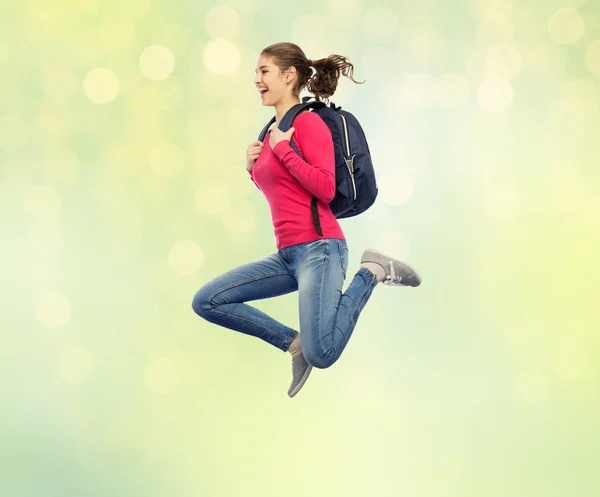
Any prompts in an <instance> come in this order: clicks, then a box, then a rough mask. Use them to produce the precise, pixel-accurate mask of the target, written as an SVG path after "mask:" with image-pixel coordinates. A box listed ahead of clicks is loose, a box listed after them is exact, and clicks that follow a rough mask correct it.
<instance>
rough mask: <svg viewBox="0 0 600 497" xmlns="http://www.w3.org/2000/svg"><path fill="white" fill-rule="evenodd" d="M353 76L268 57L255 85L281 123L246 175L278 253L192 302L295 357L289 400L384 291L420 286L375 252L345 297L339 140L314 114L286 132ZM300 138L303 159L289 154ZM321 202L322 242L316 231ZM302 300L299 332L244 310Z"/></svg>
mask: <svg viewBox="0 0 600 497" xmlns="http://www.w3.org/2000/svg"><path fill="white" fill-rule="evenodd" d="M313 68H314V69H315V73H314V74H313V72H312V69H313ZM353 70H354V67H353V65H352V64H351V63H350V62H349V61H348V60H347V59H346V57H343V56H341V55H330V56H329V57H327V58H324V59H320V60H316V61H311V60H309V59H307V58H306V56H305V55H304V52H303V51H302V50H301V49H300V47H298V46H297V45H295V44H293V43H277V44H275V45H271V46H269V47H267V48H265V49H264V50H263V51H262V52H261V54H260V57H259V59H258V63H257V66H256V70H255V72H256V76H255V78H254V84H255V85H256V88H257V90H258V91H259V92H260V98H261V100H262V104H263V105H265V106H269V107H274V108H275V118H276V119H275V126H274V127H273V128H272V129H271V130H270V131H269V133H268V135H267V137H268V139H267V138H265V140H264V143H263V142H261V141H255V142H253V143H251V144H250V145H249V146H248V151H247V157H246V169H247V171H248V173H249V175H250V178H251V179H252V181H253V182H254V183H255V184H256V186H257V187H258V189H259V190H261V191H262V193H263V194H264V196H265V198H266V200H267V202H268V204H269V208H270V210H271V217H272V220H273V227H274V232H275V238H276V247H277V253H275V254H272V255H269V256H267V257H264V258H262V259H259V260H257V261H255V262H250V263H248V264H244V265H242V266H239V267H236V268H234V269H231V270H230V271H228V272H226V273H225V274H223V275H221V276H218V277H217V278H215V279H213V280H212V281H209V282H208V283H206V284H205V285H204V286H203V287H202V288H200V290H198V291H197V292H196V294H195V296H194V299H193V302H192V308H193V309H194V312H196V314H198V315H199V316H201V317H203V318H204V319H206V320H207V321H209V322H211V323H214V324H217V325H219V326H223V327H225V328H229V329H232V330H235V331H239V332H241V333H245V334H247V335H252V336H255V337H257V338H260V339H262V340H264V341H265V342H267V343H270V344H271V345H274V346H275V347H277V348H278V349H280V350H282V351H284V352H287V351H289V352H290V353H291V355H292V383H291V385H290V387H289V390H288V395H289V396H290V397H293V396H294V395H296V393H298V391H299V390H300V388H302V386H303V385H304V383H305V382H306V380H307V378H308V376H309V374H310V372H311V370H312V368H313V367H315V368H321V369H323V368H328V367H329V366H331V365H332V364H333V363H334V362H335V361H336V360H337V359H338V358H339V357H340V355H341V354H342V352H343V350H344V348H345V347H346V344H347V343H348V341H349V340H350V337H351V336H352V331H353V330H354V327H355V326H356V321H357V319H358V317H359V315H360V313H361V311H362V309H363V308H364V306H365V304H366V303H367V301H368V300H369V297H370V296H371V293H372V292H373V289H374V288H375V286H377V284H378V283H384V284H387V285H400V286H413V287H416V286H418V285H419V284H420V283H421V277H420V276H419V274H418V273H417V272H416V271H415V270H414V269H413V268H411V267H410V266H409V265H407V264H405V263H404V262H402V261H400V260H398V259H395V258H393V257H388V256H386V255H384V254H382V253H380V252H378V251H376V250H373V249H367V250H365V251H364V252H363V254H362V257H361V265H360V269H359V270H358V271H357V272H356V274H355V275H354V277H353V279H352V282H351V283H350V285H349V286H348V288H347V289H346V292H345V293H343V294H342V285H343V284H344V280H345V279H346V271H347V268H348V246H347V244H346V239H345V237H344V233H343V232H342V229H341V227H340V225H339V223H338V220H337V219H336V218H335V216H334V215H333V213H332V211H331V208H330V207H329V202H331V201H332V199H333V198H334V195H335V192H336V182H335V156H334V145H333V139H332V134H331V131H330V129H329V128H328V127H327V125H326V124H325V122H324V121H323V120H322V119H321V118H320V117H319V116H318V115H317V114H316V113H314V112H308V111H306V112H303V113H301V114H300V115H298V116H297V117H296V119H295V120H294V123H293V127H292V128H290V129H289V131H287V132H285V133H284V132H282V131H281V130H280V129H278V125H279V123H280V122H281V119H282V118H283V116H284V115H285V113H286V112H287V111H288V110H289V109H290V108H291V107H293V106H294V105H296V104H299V103H300V96H299V95H300V92H301V91H302V90H303V89H304V88H306V89H307V90H308V91H309V92H310V93H312V94H313V95H314V96H315V98H317V99H322V98H325V99H328V98H329V97H331V96H332V95H333V93H334V92H335V89H336V87H337V84H338V80H339V77H340V74H343V75H344V76H346V77H348V78H349V79H351V80H352V81H353V82H355V83H358V82H357V81H355V80H354V78H353V77H352V73H353ZM292 135H293V137H294V143H295V145H296V146H297V147H298V150H299V152H300V153H301V155H302V157H304V158H305V160H304V159H303V158H302V157H300V156H299V155H298V154H297V153H296V152H295V151H294V150H293V149H292V148H291V146H290V140H291V138H292ZM313 196H314V197H316V198H317V200H318V211H319V213H320V223H321V231H322V233H323V234H322V236H321V235H319V234H318V233H317V232H316V230H315V226H314V224H313V218H312V215H311V200H312V197H313ZM294 291H298V296H299V312H300V331H297V330H294V329H292V328H289V327H288V326H285V325H284V324H282V323H280V322H278V321H276V320H275V319H273V318H272V317H270V316H268V315H267V314H265V313H264V312H262V311H260V310H258V309H256V308H254V307H252V306H250V305H248V304H247V303H246V302H251V301H253V300H260V299H267V298H271V297H277V296H279V295H284V294H287V293H291V292H294Z"/></svg>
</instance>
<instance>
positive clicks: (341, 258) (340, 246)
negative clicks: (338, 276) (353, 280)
mask: <svg viewBox="0 0 600 497" xmlns="http://www.w3.org/2000/svg"><path fill="white" fill-rule="evenodd" d="M337 246H338V252H339V254H340V263H341V265H342V272H343V273H344V279H345V278H346V276H347V275H346V272H347V271H348V270H347V269H344V256H343V253H342V242H341V241H340V240H339V239H338V240H337Z"/></svg>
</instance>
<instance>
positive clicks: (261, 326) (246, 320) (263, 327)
mask: <svg viewBox="0 0 600 497" xmlns="http://www.w3.org/2000/svg"><path fill="white" fill-rule="evenodd" d="M209 310H210V311H211V312H216V313H217V314H221V315H223V316H227V317H229V318H233V319H238V320H240V321H244V322H246V323H250V324H253V325H255V326H258V327H259V328H262V329H263V330H266V331H267V332H269V333H273V334H274V335H275V336H276V337H277V338H279V339H280V340H283V345H285V343H286V342H287V341H288V340H289V338H284V337H283V336H281V335H280V334H279V333H277V332H276V331H273V330H271V329H269V328H267V327H265V326H263V325H262V324H258V323H255V322H254V321H250V320H249V319H246V318H243V317H241V316H234V315H233V314H228V313H226V312H221V311H219V310H218V309H217V308H216V307H214V308H212V309H209ZM294 337H295V335H294ZM292 340H293V339H292ZM289 341H290V343H291V340H289ZM288 346H289V345H288Z"/></svg>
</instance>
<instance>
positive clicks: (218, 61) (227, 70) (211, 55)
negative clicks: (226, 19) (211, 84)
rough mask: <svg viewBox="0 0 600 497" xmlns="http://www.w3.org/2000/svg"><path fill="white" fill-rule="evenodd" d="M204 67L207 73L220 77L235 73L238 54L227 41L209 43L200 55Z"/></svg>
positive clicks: (233, 46) (219, 40)
mask: <svg viewBox="0 0 600 497" xmlns="http://www.w3.org/2000/svg"><path fill="white" fill-rule="evenodd" d="M202 59H203V61H204V65H205V66H206V68H207V69H208V70H209V71H212V72H214V73H215V74H220V75H229V74H233V73H235V72H236V71H237V70H238V68H239V65H240V52H239V50H238V48H237V46H236V45H235V44H233V43H232V42H230V41H229V40H223V39H216V40H211V41H209V42H208V43H207V44H206V46H205V47H204V50H203V53H202Z"/></svg>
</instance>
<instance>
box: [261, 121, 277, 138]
mask: <svg viewBox="0 0 600 497" xmlns="http://www.w3.org/2000/svg"><path fill="white" fill-rule="evenodd" d="M274 122H275V116H273V118H272V119H271V120H270V121H269V122H268V123H267V125H266V126H265V127H264V128H263V129H262V131H261V132H260V133H259V135H258V139H259V140H260V141H261V142H264V141H265V137H266V136H267V132H268V131H269V128H270V127H271V124H273V123H274Z"/></svg>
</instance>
